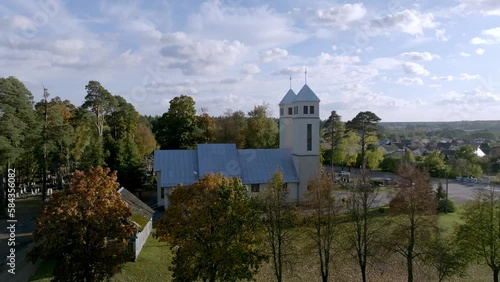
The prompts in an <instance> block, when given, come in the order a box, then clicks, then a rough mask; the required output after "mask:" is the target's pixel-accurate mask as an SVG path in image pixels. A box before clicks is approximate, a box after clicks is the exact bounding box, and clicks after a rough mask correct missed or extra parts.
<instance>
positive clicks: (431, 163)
mask: <svg viewBox="0 0 500 282" xmlns="http://www.w3.org/2000/svg"><path fill="white" fill-rule="evenodd" d="M423 164H424V167H425V168H426V169H427V170H428V171H429V173H430V174H433V175H436V174H437V173H438V172H439V171H442V170H443V168H444V167H446V164H445V162H444V155H441V154H440V153H439V151H438V150H433V151H432V152H430V153H429V154H428V155H427V156H425V157H424V161H423Z"/></svg>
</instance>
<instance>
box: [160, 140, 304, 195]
mask: <svg viewBox="0 0 500 282" xmlns="http://www.w3.org/2000/svg"><path fill="white" fill-rule="evenodd" d="M154 170H155V171H161V179H159V181H160V185H161V187H172V186H177V185H178V184H180V183H181V184H182V185H190V184H192V183H193V182H195V181H197V180H198V178H199V177H203V176H204V175H205V174H207V173H219V172H221V173H222V175H224V176H226V177H240V178H241V180H242V182H243V184H257V183H267V182H269V180H270V179H271V177H272V176H273V174H274V173H275V172H276V170H281V171H282V172H283V180H284V182H288V183H291V182H295V183H296V182H299V178H298V177H297V172H296V170H295V166H294V164H293V160H292V155H291V153H290V150H289V149H246V150H237V149H236V145H235V144H199V145H198V148H197V150H157V151H155V152H154Z"/></svg>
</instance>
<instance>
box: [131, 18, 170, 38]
mask: <svg viewBox="0 0 500 282" xmlns="http://www.w3.org/2000/svg"><path fill="white" fill-rule="evenodd" d="M124 29H125V30H127V32H132V33H135V34H136V35H138V37H140V38H142V39H151V40H154V41H158V40H160V39H161V38H162V33H161V32H160V31H159V30H158V29H157V27H156V25H155V24H154V23H153V22H151V21H150V20H146V19H135V20H131V21H127V23H126V26H125V27H124Z"/></svg>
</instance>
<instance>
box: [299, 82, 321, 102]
mask: <svg viewBox="0 0 500 282" xmlns="http://www.w3.org/2000/svg"><path fill="white" fill-rule="evenodd" d="M319 101H320V100H319V98H318V96H316V94H314V92H313V91H312V90H311V88H309V86H307V84H304V87H302V89H300V91H299V93H297V97H295V102H319Z"/></svg>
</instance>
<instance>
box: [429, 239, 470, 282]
mask: <svg viewBox="0 0 500 282" xmlns="http://www.w3.org/2000/svg"><path fill="white" fill-rule="evenodd" d="M424 262H425V263H426V264H427V265H430V266H431V267H433V268H434V269H435V270H436V272H437V274H438V281H439V282H442V281H444V280H445V279H447V278H452V277H453V276H463V275H464V274H465V270H466V269H467V268H466V267H467V264H468V258H467V254H466V253H465V250H463V249H461V248H460V247H459V245H458V244H457V243H456V242H455V241H454V240H450V239H448V238H443V237H441V236H436V237H434V238H433V239H431V240H430V241H429V243H427V245H426V252H425V255H424Z"/></svg>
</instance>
